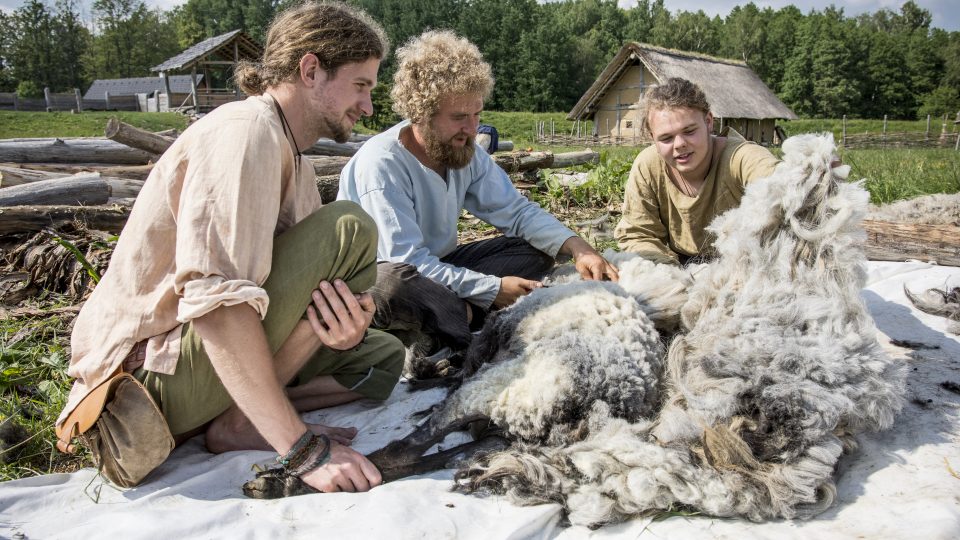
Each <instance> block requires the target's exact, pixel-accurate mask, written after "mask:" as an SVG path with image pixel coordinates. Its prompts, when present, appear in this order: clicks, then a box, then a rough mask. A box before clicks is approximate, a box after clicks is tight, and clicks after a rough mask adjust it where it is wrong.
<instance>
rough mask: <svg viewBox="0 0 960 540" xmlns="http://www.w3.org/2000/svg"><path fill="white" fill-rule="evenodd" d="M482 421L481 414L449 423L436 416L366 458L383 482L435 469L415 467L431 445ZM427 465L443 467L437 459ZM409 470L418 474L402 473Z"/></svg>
mask: <svg viewBox="0 0 960 540" xmlns="http://www.w3.org/2000/svg"><path fill="white" fill-rule="evenodd" d="M444 416H445V415H444ZM485 418H486V416H483V415H481V414H472V415H465V416H461V417H459V418H451V419H450V421H448V422H440V421H438V417H437V416H433V417H431V418H430V420H429V421H427V422H425V423H424V424H422V425H420V426H418V427H417V428H416V429H414V430H413V433H411V434H409V435H407V436H406V437H404V438H402V439H399V440H396V441H393V442H391V443H390V444H388V445H387V446H385V447H383V448H381V449H380V450H377V451H375V452H373V453H370V454H368V455H367V459H369V460H370V461H371V462H373V464H374V465H376V466H377V468H378V469H380V474H381V475H382V476H383V477H384V480H386V479H387V478H388V477H389V478H390V479H397V478H402V477H403V476H408V475H410V474H418V473H422V472H427V471H429V470H434V469H423V470H421V469H422V467H421V466H418V464H419V463H420V462H422V461H424V456H423V453H424V452H426V451H427V449H429V448H430V447H431V446H433V445H435V444H437V443H438V442H440V441H442V440H443V438H444V437H446V436H447V435H449V434H450V433H453V432H454V431H460V430H462V429H464V427H465V426H466V425H467V424H469V423H470V422H473V421H475V420H482V419H485ZM467 444H469V443H467ZM444 462H445V460H444ZM429 463H430V464H431V465H432V466H433V467H434V468H439V465H442V463H440V462H439V458H431V460H430V461H429ZM408 470H409V471H413V470H417V471H418V472H409V473H404V471H408Z"/></svg>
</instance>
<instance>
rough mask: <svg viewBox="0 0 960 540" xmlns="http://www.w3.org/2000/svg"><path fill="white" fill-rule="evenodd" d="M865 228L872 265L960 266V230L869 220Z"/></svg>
mask: <svg viewBox="0 0 960 540" xmlns="http://www.w3.org/2000/svg"><path fill="white" fill-rule="evenodd" d="M863 228H864V230H866V231H867V243H866V245H865V246H864V248H865V251H866V254H867V259H870V260H872V261H904V260H907V259H919V260H922V261H929V260H934V261H936V262H937V264H941V265H944V266H960V227H955V226H953V225H916V224H912V223H894V222H889V221H874V220H869V219H867V220H864V221H863Z"/></svg>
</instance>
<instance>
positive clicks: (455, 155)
mask: <svg viewBox="0 0 960 540" xmlns="http://www.w3.org/2000/svg"><path fill="white" fill-rule="evenodd" d="M475 140H476V136H475V135H467V143H466V144H465V145H463V146H462V147H461V146H454V145H452V144H450V143H449V142H447V141H444V140H442V139H441V138H440V137H438V136H437V133H436V132H435V131H434V130H433V127H431V126H429V125H428V126H426V129H424V130H423V143H424V144H423V146H424V148H423V149H424V151H425V152H426V153H427V157H428V158H430V159H432V160H433V161H436V162H437V163H439V164H440V165H443V166H444V167H447V168H449V169H462V168H464V167H466V166H467V165H469V164H470V160H472V159H473V151H474V150H475V149H476V146H475V145H474V141H475Z"/></svg>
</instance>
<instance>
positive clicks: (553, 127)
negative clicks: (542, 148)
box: [550, 120, 557, 143]
mask: <svg viewBox="0 0 960 540" xmlns="http://www.w3.org/2000/svg"><path fill="white" fill-rule="evenodd" d="M556 139H557V129H556V125H554V123H553V120H550V142H551V143H552V142H555V141H556Z"/></svg>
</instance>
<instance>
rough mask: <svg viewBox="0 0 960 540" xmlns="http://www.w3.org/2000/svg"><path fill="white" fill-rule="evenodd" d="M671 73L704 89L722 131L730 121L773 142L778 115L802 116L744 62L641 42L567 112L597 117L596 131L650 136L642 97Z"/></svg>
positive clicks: (630, 138) (617, 136)
mask: <svg viewBox="0 0 960 540" xmlns="http://www.w3.org/2000/svg"><path fill="white" fill-rule="evenodd" d="M671 77H682V78H684V79H688V80H690V81H693V82H694V83H696V84H697V85H699V86H700V88H702V89H703V92H704V93H705V94H706V95H707V100H708V101H709V102H710V108H711V110H712V112H713V115H714V117H715V119H716V120H715V122H714V129H715V130H717V131H719V130H720V129H722V128H723V127H724V126H730V127H732V128H733V129H735V130H737V131H738V132H739V133H740V134H741V135H743V136H744V137H746V138H747V139H749V140H753V141H756V142H760V143H764V144H773V143H774V142H775V140H774V137H775V132H774V130H775V126H776V121H777V120H778V119H788V120H794V119H796V118H797V116H796V115H795V114H794V113H793V111H791V110H790V109H789V108H787V106H786V105H784V104H783V102H781V101H780V100H779V99H778V98H777V96H776V95H775V94H774V93H773V92H772V91H771V90H770V89H769V88H767V85H765V84H764V83H763V81H761V80H760V77H757V75H756V73H754V72H753V70H751V69H750V68H749V67H747V65H746V63H744V62H739V61H737V60H726V59H723V58H715V57H712V56H706V55H703V54H696V53H688V52H683V51H677V50H673V49H664V48H662V47H655V46H653V45H646V44H643V43H636V42H631V43H627V44H626V45H624V46H623V47H622V48H621V49H620V51H619V52H618V53H617V54H616V56H614V57H613V60H611V61H610V63H609V64H608V65H607V67H606V68H604V70H603V71H602V72H601V73H600V76H599V77H597V80H596V81H595V82H594V83H593V85H591V86H590V88H589V89H588V90H587V92H586V93H585V94H584V95H583V97H581V98H580V101H578V102H577V104H576V106H574V108H573V110H572V111H570V114H569V115H567V118H568V119H569V120H592V121H593V135H594V136H595V137H601V138H610V139H612V140H615V141H616V140H619V141H623V142H634V143H636V142H640V141H642V140H648V139H646V138H645V137H644V136H643V134H642V133H641V131H640V127H641V122H640V117H639V108H640V100H641V98H642V96H643V94H644V92H645V91H646V89H647V88H650V87H652V86H656V85H658V84H660V82H661V81H664V80H666V79H669V78H671ZM777 142H779V139H778V140H777Z"/></svg>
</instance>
